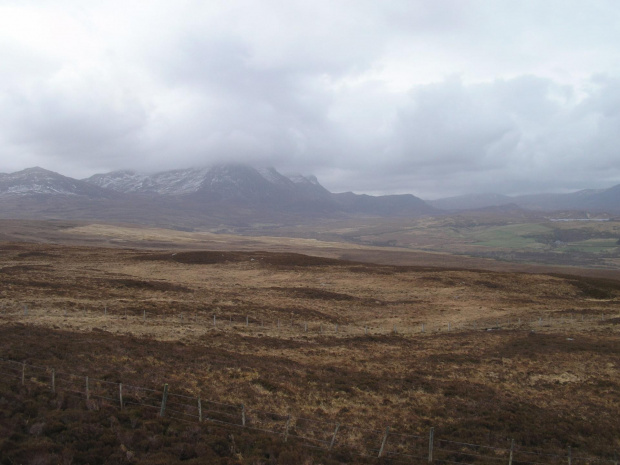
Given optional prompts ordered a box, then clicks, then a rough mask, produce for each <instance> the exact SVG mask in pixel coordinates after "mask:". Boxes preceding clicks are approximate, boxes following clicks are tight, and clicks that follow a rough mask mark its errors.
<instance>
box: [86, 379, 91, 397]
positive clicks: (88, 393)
mask: <svg viewBox="0 0 620 465" xmlns="http://www.w3.org/2000/svg"><path fill="white" fill-rule="evenodd" d="M86 400H90V389H89V386H88V376H87V377H86Z"/></svg>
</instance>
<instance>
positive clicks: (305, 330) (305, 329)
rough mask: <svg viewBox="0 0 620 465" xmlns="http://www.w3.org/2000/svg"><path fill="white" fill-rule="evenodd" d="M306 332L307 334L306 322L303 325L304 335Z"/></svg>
mask: <svg viewBox="0 0 620 465" xmlns="http://www.w3.org/2000/svg"><path fill="white" fill-rule="evenodd" d="M307 332H308V322H307V321H306V322H305V323H304V333H307Z"/></svg>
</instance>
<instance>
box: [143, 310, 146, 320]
mask: <svg viewBox="0 0 620 465" xmlns="http://www.w3.org/2000/svg"><path fill="white" fill-rule="evenodd" d="M142 312H143V313H142V321H146V309H145V310H143V311H142Z"/></svg>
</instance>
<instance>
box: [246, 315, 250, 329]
mask: <svg viewBox="0 0 620 465" xmlns="http://www.w3.org/2000/svg"><path fill="white" fill-rule="evenodd" d="M249 325H250V317H249V316H247V315H246V317H245V327H246V328H247V327H248V326H249Z"/></svg>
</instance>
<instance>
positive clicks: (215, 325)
mask: <svg viewBox="0 0 620 465" xmlns="http://www.w3.org/2000/svg"><path fill="white" fill-rule="evenodd" d="M213 327H214V328H216V327H217V323H216V322H215V315H213Z"/></svg>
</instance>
